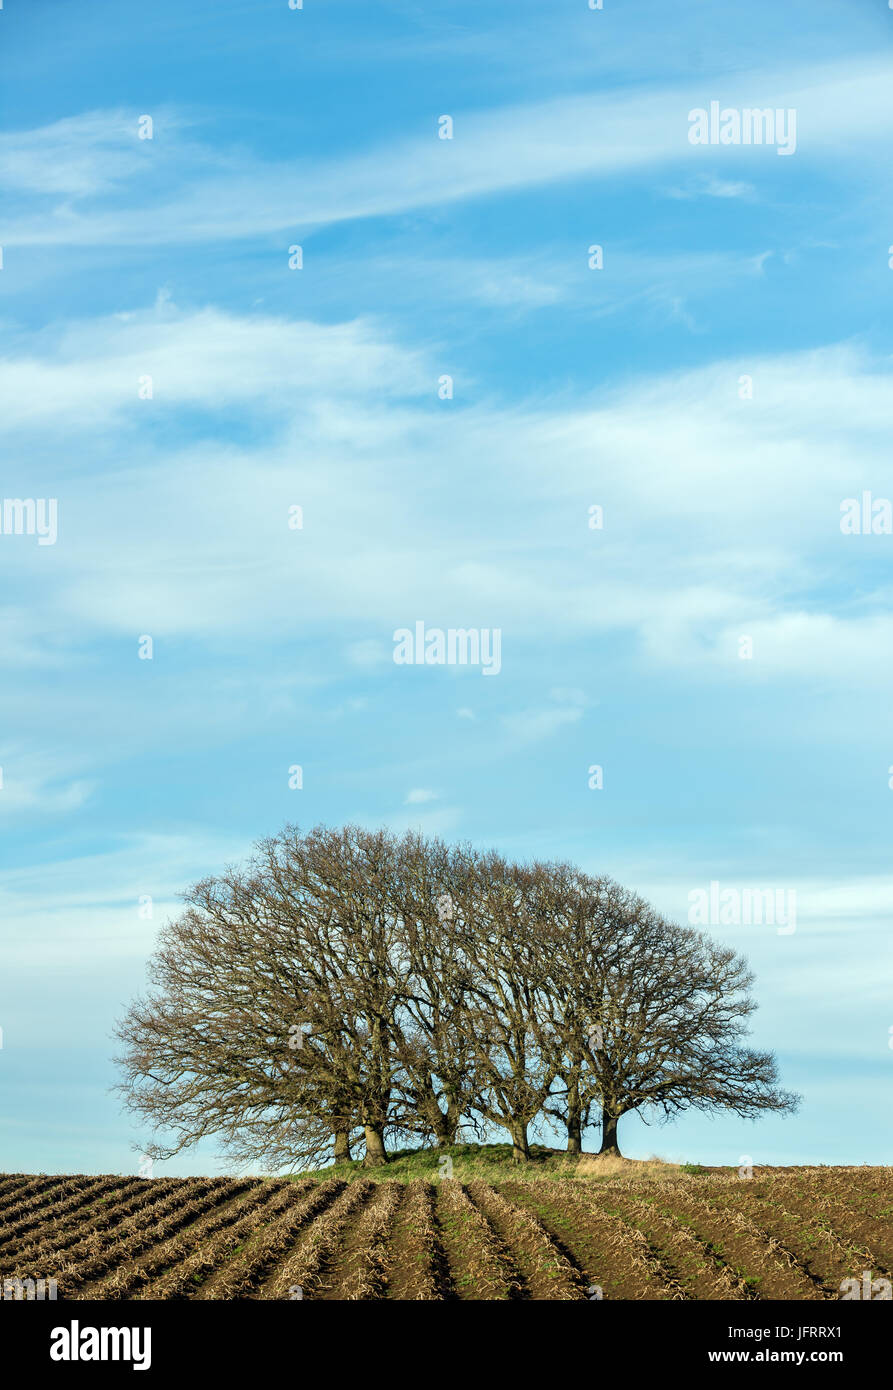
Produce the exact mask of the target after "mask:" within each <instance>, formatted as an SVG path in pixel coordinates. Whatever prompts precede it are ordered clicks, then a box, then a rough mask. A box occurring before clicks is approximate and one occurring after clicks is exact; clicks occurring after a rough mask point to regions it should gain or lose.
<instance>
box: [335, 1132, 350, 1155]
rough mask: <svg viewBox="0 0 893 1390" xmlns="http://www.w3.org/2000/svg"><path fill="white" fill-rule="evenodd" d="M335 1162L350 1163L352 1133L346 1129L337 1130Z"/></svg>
mask: <svg viewBox="0 0 893 1390" xmlns="http://www.w3.org/2000/svg"><path fill="white" fill-rule="evenodd" d="M335 1162H336V1163H349V1162H350V1131H349V1130H346V1129H336V1130H335Z"/></svg>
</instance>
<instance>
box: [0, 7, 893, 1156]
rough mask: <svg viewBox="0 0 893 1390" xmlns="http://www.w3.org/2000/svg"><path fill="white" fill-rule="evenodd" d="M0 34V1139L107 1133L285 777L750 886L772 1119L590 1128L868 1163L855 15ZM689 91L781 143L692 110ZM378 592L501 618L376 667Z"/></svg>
mask: <svg viewBox="0 0 893 1390" xmlns="http://www.w3.org/2000/svg"><path fill="white" fill-rule="evenodd" d="M0 39H2V49H0V54H2V57H0V69H2V74H3V82H2V93H3V95H2V116H3V125H2V133H0V185H2V196H3V212H2V218H0V244H2V247H3V268H2V271H0V295H2V305H0V316H2V327H3V349H2V354H0V392H2V399H3V402H4V405H3V416H4V424H5V427H6V428H5V436H6V439H5V458H4V468H3V484H2V495H3V497H4V498H35V499H38V498H56V499H57V500H58V515H59V529H58V538H57V540H56V543H55V544H54V545H46V546H41V545H38V543H37V538H36V537H35V536H29V535H15V534H5V533H4V534H0V568H2V579H3V587H2V595H0V638H2V646H0V650H2V660H3V680H2V683H0V702H2V718H0V764H2V768H3V786H2V790H0V824H2V845H3V855H2V861H0V923H2V925H0V931H2V941H3V950H2V957H3V968H2V975H0V1026H2V1028H3V1049H2V1052H0V1115H2V1119H0V1134H2V1148H0V1152H2V1160H0V1162H2V1166H3V1168H5V1169H7V1170H13V1169H24V1170H38V1169H47V1170H51V1171H103V1172H106V1171H111V1172H134V1171H136V1168H137V1165H138V1161H139V1160H138V1155H137V1154H136V1153H134V1151H133V1150H132V1148H131V1145H132V1144H133V1143H134V1142H138V1141H139V1140H140V1138H141V1137H144V1136H141V1134H140V1132H139V1130H134V1129H133V1128H132V1126H131V1124H130V1122H129V1121H128V1119H127V1118H126V1117H124V1116H123V1115H122V1113H121V1111H120V1108H119V1104H118V1101H117V1099H116V1098H115V1096H114V1095H112V1094H110V1092H109V1088H110V1086H111V1085H113V1084H114V1081H115V1079H116V1077H115V1071H114V1068H113V1066H112V1064H111V1062H110V1060H109V1059H110V1055H111V1054H112V1053H113V1051H114V1044H113V1042H112V1040H111V1037H110V1035H111V1030H112V1026H113V1023H114V1020H115V1018H116V1017H118V1016H119V1015H120V1013H121V1012H122V1011H123V1009H124V1007H125V1006H126V1004H127V1002H128V1001H129V999H130V998H131V997H132V996H133V994H134V993H136V992H137V991H138V990H140V989H141V988H142V986H143V983H144V979H145V974H144V972H145V963H146V960H147V958H148V956H149V954H150V953H151V951H152V948H153V943H154V940H155V936H156V933H157V931H158V928H159V927H160V925H161V924H162V923H163V921H164V920H165V919H166V917H168V916H169V915H170V914H171V913H173V912H175V911H176V910H177V894H178V892H179V891H181V890H182V888H184V887H185V886H186V884H188V883H189V882H191V881H192V880H194V879H195V878H197V877H199V876H203V875H205V874H207V873H213V872H215V871H217V870H219V869H221V868H222V867H223V866H224V865H225V864H226V863H228V862H233V861H237V860H239V859H241V858H242V857H243V856H244V855H245V854H246V853H247V852H248V850H249V848H250V845H251V843H252V842H253V841H254V840H255V839H257V838H258V837H260V836H262V835H264V834H268V833H270V832H273V831H275V830H276V829H278V828H279V827H280V826H281V825H282V824H283V823H284V822H285V821H286V820H293V821H299V822H300V823H301V824H306V825H310V824H313V823H316V822H318V821H326V822H328V823H342V822H345V821H359V822H362V823H365V824H369V825H379V824H387V825H390V826H393V827H395V828H398V829H399V828H403V827H405V826H410V825H411V826H421V827H422V828H423V829H428V830H430V831H432V832H437V833H440V834H443V835H444V836H446V837H448V838H462V839H470V840H472V841H474V842H475V843H478V844H480V845H496V846H498V847H499V848H501V849H503V850H504V851H506V852H507V853H511V854H515V855H518V856H522V857H526V856H534V855H536V856H541V857H567V858H571V859H574V860H576V861H577V862H578V863H580V864H581V865H583V866H584V867H586V868H587V869H591V870H597V871H600V872H604V873H609V874H612V875H613V876H614V877H616V878H618V879H620V880H621V881H622V882H624V883H625V884H628V885H629V886H630V887H633V888H635V889H637V890H638V891H639V892H641V893H643V894H645V895H646V896H648V897H650V898H651V899H652V900H653V901H654V902H655V903H656V904H657V905H658V906H659V907H660V908H661V909H662V910H663V911H665V912H666V913H667V914H668V915H669V916H671V917H673V918H675V919H677V920H680V921H685V920H686V919H687V914H688V911H689V903H690V898H689V895H690V894H691V893H692V892H693V891H694V890H697V889H699V888H706V887H707V885H708V884H709V883H710V882H711V881H718V882H719V883H720V884H721V885H722V887H723V888H733V889H738V890H741V889H743V888H745V887H758V888H770V887H777V888H779V889H781V890H783V891H785V892H786V893H788V894H791V893H794V894H796V903H797V926H796V931H795V932H793V933H789V934H780V933H779V932H778V931H777V930H776V928H775V927H773V926H767V925H762V926H760V925H751V926H743V925H742V926H737V927H722V926H716V927H715V928H714V930H716V932H717V933H718V934H719V935H721V936H722V937H723V939H724V940H728V941H729V942H731V943H732V944H734V945H735V946H736V947H738V948H739V949H740V950H742V951H743V952H744V953H745V954H746V955H747V956H748V958H749V959H750V961H751V963H752V965H753V967H754V969H755V971H756V976H757V984H756V993H757V996H758V998H759V1000H760V1005H761V1007H760V1011H759V1013H758V1014H757V1015H756V1017H755V1020H754V1039H755V1042H757V1043H758V1044H759V1045H761V1046H769V1047H772V1048H774V1049H776V1050H777V1052H778V1056H779V1063H780V1068H781V1075H782V1080H783V1082H784V1084H785V1085H786V1086H788V1087H790V1088H792V1089H796V1090H798V1091H800V1092H802V1094H803V1096H804V1102H803V1106H802V1110H801V1112H800V1114H799V1115H798V1116H796V1117H794V1118H784V1119H775V1118H771V1119H768V1120H765V1121H761V1122H759V1123H758V1124H756V1125H753V1124H746V1123H743V1122H740V1121H738V1120H737V1119H735V1118H734V1117H721V1116H720V1117H717V1118H713V1119H708V1118H706V1117H703V1116H696V1115H690V1116H687V1117H685V1118H683V1119H680V1120H679V1121H678V1122H676V1123H675V1124H674V1125H672V1126H670V1127H668V1128H663V1129H661V1128H656V1127H655V1128H651V1129H645V1128H643V1127H642V1126H641V1125H640V1124H639V1122H638V1121H637V1120H636V1119H635V1118H634V1117H630V1118H628V1119H627V1120H626V1121H624V1122H623V1126H622V1129H621V1141H622V1143H623V1144H624V1147H625V1148H626V1150H627V1151H628V1152H629V1153H631V1154H633V1155H637V1156H646V1155H648V1154H651V1153H659V1154H661V1155H663V1156H665V1157H668V1158H687V1159H691V1160H700V1161H701V1162H712V1163H734V1164H737V1163H738V1162H739V1161H740V1158H741V1156H742V1155H745V1154H747V1155H750V1156H751V1158H752V1159H753V1161H754V1163H755V1164H757V1165H759V1164H761V1163H790V1162H827V1163H861V1162H873V1163H886V1162H890V1161H891V1157H893V1106H891V1103H890V1102H891V1091H893V1050H891V1048H890V1046H889V1042H890V1039H891V1033H890V1029H891V1028H893V994H891V978H893V969H891V967H893V947H891V944H890V942H891V925H893V923H891V916H893V908H891V901H893V900H891V887H893V872H891V865H890V843H891V839H890V837H891V808H893V791H891V789H890V786H889V781H890V778H891V773H890V771H889V769H890V768H891V766H893V717H891V701H890V688H891V682H893V610H891V585H890V550H891V546H893V537H890V536H887V535H845V534H843V533H842V532H841V528H840V507H841V503H842V502H843V501H844V500H845V499H847V498H859V497H861V494H862V493H863V492H864V491H869V492H870V493H871V494H872V496H873V497H874V498H883V497H889V496H890V495H891V489H893V470H891V462H890V431H891V426H893V390H891V387H893V358H891V350H893V333H891V327H890V323H891V315H890V307H891V298H893V271H891V269H890V268H889V259H890V256H891V254H893V253H891V252H890V250H889V247H890V245H891V243H893V175H891V173H890V168H889V131H890V129H891V124H893V81H891V77H893V70H891V66H893V65H891V45H893V11H891V10H890V9H889V8H888V7H887V6H886V5H885V4H883V3H881V0H846V2H845V0H808V2H807V0H792V2H791V3H789V4H787V5H785V6H777V5H773V4H771V3H764V0H754V3H750V4H748V5H746V6H740V5H735V4H732V3H718V0H710V3H707V0H686V2H685V3H680V4H676V5H673V6H668V5H666V4H665V3H658V2H657V0H655V2H654V3H651V0H628V2H627V3H624V4H620V3H619V0H604V9H603V10H601V11H591V10H589V9H588V7H587V4H586V3H585V0H550V3H545V2H544V0H536V2H535V3H534V2H532V0H518V3H509V2H508V0H503V2H502V3H496V0H476V3H474V4H464V3H453V4H450V5H449V6H437V7H431V6H427V5H422V4H417V3H410V0H391V2H390V3H389V2H388V0H380V2H379V3H374V4H370V3H367V0H363V3H351V2H350V0H324V2H323V0H305V4H304V8H303V9H302V10H297V11H294V10H290V9H289V7H288V5H287V3H286V0H276V2H275V3H259V2H258V0H251V2H250V3H249V2H248V0H244V3H228V2H227V0H222V2H221V3H215V4H211V3H207V0H199V2H198V3H196V4H193V5H191V6H188V7H183V6H182V5H181V4H176V3H172V0H155V3H153V4H152V5H151V6H128V7H127V10H126V16H125V14H124V12H123V11H122V10H121V7H120V5H119V4H117V3H106V2H105V0H93V3H92V4H91V5H89V6H69V5H65V4H61V3H57V4H50V3H44V4H41V5H34V4H31V5H26V4H21V3H19V0H7V3H6V4H5V5H4V8H3V10H2V12H0ZM713 100H716V101H718V102H720V103H721V105H722V106H723V107H728V108H736V109H737V108H752V107H759V108H763V107H771V108H773V109H776V108H777V109H781V110H785V111H787V110H791V109H793V110H794V111H796V113H797V116H796V121H797V124H796V149H795V150H794V152H793V153H792V154H790V155H789V156H787V157H781V156H780V155H779V151H778V148H777V147H772V146H770V145H763V146H761V147H756V146H749V147H745V146H743V145H737V146H736V145H715V146H696V145H692V144H691V143H690V141H689V139H688V132H689V112H690V111H691V110H692V109H695V108H705V109H706V108H709V104H710V102H711V101H713ZM443 115H450V116H451V117H452V118H453V138H452V140H442V139H440V138H438V121H439V118H440V117H442V116H443ZM144 116H151V118H152V127H153V128H152V138H151V139H142V140H141V139H140V138H139V129H140V118H141V117H144ZM596 244H597V245H600V246H602V247H603V259H604V264H603V268H602V269H600V270H592V269H590V267H589V263H588V261H589V248H590V246H592V245H596ZM294 245H300V246H301V247H302V248H303V269H300V270H291V269H290V268H289V264H288V259H289V247H290V246H294ZM444 375H449V376H450V377H452V379H453V383H454V387H453V396H452V399H441V397H440V395H439V393H438V382H439V381H440V379H441V378H442V377H443V376H444ZM146 376H149V377H151V379H152V398H151V399H140V396H139V383H140V380H141V379H142V378H144V377H146ZM745 377H748V378H750V380H751V382H752V398H749V397H748V395H747V389H746V388H742V385H741V382H742V378H745ZM742 390H744V395H743V397H742ZM295 505H297V506H300V507H302V508H303V519H304V524H303V529H300V530H292V529H289V526H288V516H289V508H290V507H292V506H295ZM593 505H599V506H601V507H603V508H604V528H603V529H602V530H592V529H590V527H589V524H588V523H589V509H590V507H591V506H593ZM417 620H422V621H424V622H425V623H426V624H427V625H428V626H429V627H432V626H439V627H442V628H448V627H465V628H471V627H479V628H487V629H493V628H498V629H500V630H501V633H502V665H501V670H500V672H499V674H498V676H496V677H494V678H492V679H487V678H485V677H483V675H482V672H481V670H480V669H473V668H470V667H469V668H461V667H455V666H454V667H450V666H433V667H404V666H399V665H396V664H395V663H394V661H393V659H392V657H393V633H394V631H395V630H396V629H398V628H400V627H405V626H412V625H413V624H414V623H415V622H416V621H417ZM144 635H150V636H151V637H152V639H153V643H154V654H153V658H152V660H151V661H145V660H140V659H139V655H138V647H139V640H140V638H141V637H142V636H144ZM743 636H747V637H749V638H750V639H751V641H752V644H753V656H752V658H751V659H741V658H740V656H739V650H740V648H739V643H740V639H741V638H742V637H743ZM293 764H300V765H301V767H302V768H303V787H302V788H301V789H300V790H290V789H289V785H288V781H289V778H288V770H289V768H290V767H291V766H292V765H293ZM595 764H598V765H600V766H602V767H603V769H604V787H603V788H602V789H601V790H591V789H590V788H589V785H588V781H589V768H590V767H591V766H592V765H595ZM145 897H150V898H151V899H152V917H151V919H148V918H147V917H146V916H145V915H143V916H141V915H140V911H139V904H140V901H141V899H143V898H145ZM594 1138H595V1136H590V1143H591V1142H592V1141H593V1139H594ZM158 1170H161V1171H167V1172H173V1173H188V1172H203V1171H220V1163H219V1160H218V1158H217V1154H216V1150H215V1147H214V1145H213V1143H211V1142H209V1143H207V1144H205V1145H203V1146H202V1147H201V1148H199V1149H197V1150H196V1151H194V1152H193V1153H191V1154H189V1155H185V1156H183V1157H182V1158H180V1159H179V1160H177V1161H175V1162H172V1163H170V1164H168V1165H164V1166H163V1168H162V1166H161V1165H159V1169H158Z"/></svg>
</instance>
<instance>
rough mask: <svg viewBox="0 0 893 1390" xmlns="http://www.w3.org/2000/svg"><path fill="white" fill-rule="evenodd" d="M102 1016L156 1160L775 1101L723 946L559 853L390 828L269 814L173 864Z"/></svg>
mask: <svg viewBox="0 0 893 1390" xmlns="http://www.w3.org/2000/svg"><path fill="white" fill-rule="evenodd" d="M184 900H185V903H186V908H185V910H184V912H183V913H182V914H181V915H180V916H179V917H178V918H177V919H176V920H175V921H173V922H170V923H168V924H167V925H166V926H165V927H164V928H163V929H162V931H161V933H160V938H159V944H158V948H157V951H156V953H155V954H154V956H153V957H152V959H151V961H150V966H149V975H150V981H151V987H150V990H149V992H148V994H147V995H146V997H145V998H142V999H137V1000H136V1001H135V1002H134V1003H133V1005H132V1006H131V1008H130V1009H129V1011H128V1012H127V1014H126V1016H125V1017H124V1019H123V1020H122V1021H121V1023H120V1024H119V1025H118V1029H117V1034H118V1037H119V1039H120V1041H121V1042H122V1044H123V1053H122V1055H121V1056H120V1057H119V1058H118V1059H117V1060H118V1061H119V1063H120V1065H121V1066H122V1068H123V1078H124V1079H123V1081H122V1084H121V1087H120V1089H121V1091H122V1093H123V1095H124V1097H125V1101H126V1104H127V1105H128V1107H129V1108H130V1109H131V1110H132V1111H133V1112H134V1113H135V1114H137V1115H138V1116H139V1117H140V1119H141V1120H142V1121H144V1122H146V1123H148V1124H149V1125H150V1126H151V1128H152V1129H153V1131H154V1132H155V1134H156V1138H155V1140H154V1141H153V1142H152V1143H151V1144H148V1145H146V1146H145V1149H146V1152H147V1153H149V1154H151V1155H152V1156H154V1157H156V1158H159V1159H163V1158H169V1157H171V1156H172V1155H173V1154H175V1153H178V1152H180V1151H182V1150H183V1149H185V1148H188V1147H190V1146H191V1145H193V1144H195V1143H196V1142H198V1141H199V1140H200V1139H203V1138H208V1137H212V1136H213V1137H215V1138H216V1139H217V1140H218V1142H220V1143H221V1144H222V1146H223V1148H224V1151H225V1152H226V1153H227V1154H228V1155H229V1156H230V1157H231V1159H232V1160H233V1161H234V1162H237V1163H240V1164H250V1163H258V1162H260V1163H262V1164H263V1165H265V1167H266V1169H267V1171H279V1170H282V1169H291V1170H293V1169H296V1168H302V1167H307V1166H310V1165H316V1166H322V1165H323V1164H326V1163H329V1162H331V1161H343V1160H346V1159H349V1158H351V1157H352V1156H353V1155H354V1153H355V1149H356V1147H357V1146H358V1145H360V1144H362V1145H363V1146H364V1162H365V1163H366V1164H368V1165H378V1164H383V1163H386V1162H387V1155H388V1146H389V1145H391V1146H393V1145H394V1144H395V1143H397V1144H405V1143H406V1142H407V1140H409V1141H411V1142H419V1143H433V1144H436V1145H438V1146H441V1147H447V1146H449V1145H452V1144H454V1143H456V1142H457V1140H458V1139H459V1138H460V1136H465V1135H468V1134H474V1135H475V1136H476V1137H477V1138H479V1139H480V1138H487V1137H490V1136H492V1135H493V1134H494V1133H496V1132H499V1131H506V1132H507V1133H508V1135H509V1136H510V1137H511V1142H512V1151H513V1156H514V1158H515V1159H516V1160H517V1161H518V1162H524V1161H525V1160H527V1159H528V1157H529V1136H530V1132H531V1130H532V1129H533V1128H535V1127H539V1128H542V1127H544V1126H545V1125H548V1126H550V1127H553V1128H554V1127H555V1126H560V1127H561V1130H562V1132H563V1133H565V1134H566V1136H567V1149H568V1152H569V1153H572V1154H574V1153H580V1152H581V1151H582V1148H583V1142H584V1139H585V1136H586V1134H587V1132H588V1131H589V1130H590V1129H594V1128H596V1127H597V1128H598V1129H599V1130H600V1135H601V1148H600V1152H603V1153H614V1154H617V1153H619V1146H618V1124H619V1122H620V1120H621V1118H622V1117H623V1116H624V1115H626V1114H629V1113H631V1112H633V1111H637V1112H640V1113H642V1114H643V1116H646V1117H647V1116H657V1117H658V1118H661V1117H663V1118H666V1117H670V1116H672V1115H673V1114H675V1113H677V1112H679V1111H682V1110H686V1109H688V1108H691V1107H696V1108H699V1109H705V1110H706V1109H713V1108H722V1109H727V1110H731V1111H734V1112H735V1113H737V1114H738V1115H740V1116H745V1117H754V1116H756V1115H759V1114H760V1113H762V1112H763V1111H790V1110H793V1109H794V1108H795V1107H796V1104H797V1100H798V1098H797V1097H796V1096H793V1095H791V1094H790V1093H788V1092H785V1091H781V1090H779V1089H778V1087H777V1084H776V1083H777V1071H776V1064H775V1059H774V1056H773V1054H772V1053H769V1052H760V1051H755V1050H753V1049H751V1048H748V1047H747V1046H746V1045H745V1038H746V1035H747V1020H748V1018H749V1016H750V1015H751V1014H752V1012H753V1011H754V1009H755V1008H756V1004H755V1001H754V1000H753V998H752V996H751V994H750V988H751V985H752V983H753V979H752V975H751V973H750V971H749V969H748V966H747V963H746V961H745V960H744V959H743V958H742V957H741V956H739V955H737V954H736V953H735V952H734V951H733V950H731V949H730V948H729V947H726V946H724V945H721V944H720V943H718V942H716V941H715V940H713V939H712V938H711V937H710V936H709V935H707V934H705V933H703V932H700V931H697V930H695V929H694V928H691V927H681V926H679V925H676V924H675V923H672V922H669V921H667V920H666V919H665V918H663V917H662V916H661V915H660V914H659V913H658V912H656V911H655V910H654V908H652V907H651V906H650V905H649V904H648V903H647V902H645V901H644V900H643V899H642V898H640V897H638V896H637V895H636V894H635V893H633V892H630V891H629V890H627V889H626V888H623V887H621V886H620V885H619V884H617V883H615V882H613V881H612V880H611V879H608V878H602V877H593V876H592V875H589V874H586V873H583V872H582V871H581V870H580V869H578V868H576V867H574V866H573V865H571V864H568V863H554V862H548V863H546V862H533V863H525V864H518V863H514V862H512V861H510V860H509V859H507V858H505V857H504V856H503V855H501V854H499V853H496V852H495V851H489V852H485V851H480V850H477V849H474V848H473V847H471V846H469V845H449V844H446V843H444V842H443V841H442V840H440V839H437V838H432V837H426V836H423V835H421V834H419V833H415V832H410V833H407V834H404V835H402V836H397V835H394V834H392V833H390V832H387V831H384V830H377V831H370V830H365V829H362V828H359V827H357V826H346V827H344V828H339V829H333V828H328V827H325V826H318V827H316V828H315V829H313V830H311V831H309V832H306V833H302V832H301V831H300V829H298V828H297V827H295V826H287V827H286V828H285V829H284V830H283V831H282V832H281V833H280V834H278V835H276V836H274V837H272V838H270V839H267V840H264V841H262V842H260V843H259V844H258V845H257V846H256V848H255V851H254V853H253V855H252V857H251V859H250V860H249V862H248V863H247V864H246V865H245V866H244V867H241V868H229V869H227V870H226V872H224V873H223V874H221V875H219V876H217V877H210V878H206V879H204V880H202V881H201V882H199V883H197V884H195V885H194V886H193V887H192V888H191V889H190V890H189V891H188V892H187V893H186V894H185V895H184Z"/></svg>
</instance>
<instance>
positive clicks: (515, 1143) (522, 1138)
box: [511, 1123, 530, 1163]
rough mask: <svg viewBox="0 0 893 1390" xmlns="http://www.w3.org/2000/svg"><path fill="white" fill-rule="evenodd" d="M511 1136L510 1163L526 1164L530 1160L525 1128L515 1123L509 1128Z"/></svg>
mask: <svg viewBox="0 0 893 1390" xmlns="http://www.w3.org/2000/svg"><path fill="white" fill-rule="evenodd" d="M511 1134H512V1162H513V1163H527V1162H528V1160H529V1158H530V1148H529V1146H528V1143H527V1126H526V1125H525V1124H521V1123H516V1124H513V1125H512V1127H511Z"/></svg>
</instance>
